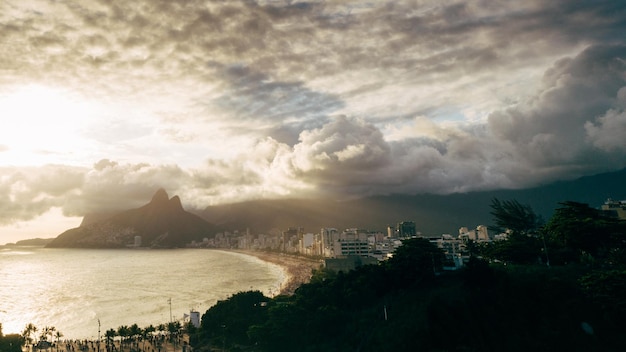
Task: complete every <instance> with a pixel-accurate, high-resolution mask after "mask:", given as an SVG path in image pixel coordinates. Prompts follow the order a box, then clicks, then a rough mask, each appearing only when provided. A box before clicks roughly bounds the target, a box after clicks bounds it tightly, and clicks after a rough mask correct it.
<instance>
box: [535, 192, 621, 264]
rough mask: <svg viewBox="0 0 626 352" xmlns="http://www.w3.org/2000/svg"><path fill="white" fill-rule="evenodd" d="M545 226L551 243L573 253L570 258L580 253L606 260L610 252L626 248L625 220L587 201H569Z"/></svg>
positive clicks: (557, 247) (562, 205) (556, 211)
mask: <svg viewBox="0 0 626 352" xmlns="http://www.w3.org/2000/svg"><path fill="white" fill-rule="evenodd" d="M559 204H560V205H561V207H560V208H557V209H556V210H555V211H554V215H553V216H552V217H551V218H550V220H549V221H548V223H547V224H546V225H545V226H544V231H545V233H546V235H547V237H548V239H549V242H550V244H551V246H553V247H555V248H556V249H559V250H561V251H562V252H572V253H573V254H574V255H573V256H572V257H570V258H569V259H572V260H580V258H581V255H582V256H583V257H584V256H591V259H592V260H595V259H606V258H608V257H610V252H611V251H613V252H616V251H619V250H621V249H623V248H624V243H623V239H624V238H625V237H626V236H625V233H626V222H624V221H620V220H619V219H615V218H612V217H610V216H607V215H605V213H603V212H602V211H600V210H598V209H594V208H591V207H589V205H587V204H583V203H578V202H573V201H566V202H562V203H559Z"/></svg>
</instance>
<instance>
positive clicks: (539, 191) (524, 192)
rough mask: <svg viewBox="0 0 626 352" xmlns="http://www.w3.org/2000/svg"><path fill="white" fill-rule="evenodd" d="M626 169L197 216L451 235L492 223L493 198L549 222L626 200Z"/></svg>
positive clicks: (261, 226) (256, 224) (288, 202)
mask: <svg viewBox="0 0 626 352" xmlns="http://www.w3.org/2000/svg"><path fill="white" fill-rule="evenodd" d="M624 180H626V169H624V170H621V171H617V172H611V173H604V174H599V175H595V176H588V177H582V178H579V179H576V180H571V181H561V182H556V183H552V184H548V185H543V186H540V187H535V188H530V189H519V190H493V191H484V192H469V193H454V194H447V195H434V194H418V195H401V194H396V195H386V196H375V197H368V198H361V199H353V200H346V201H337V200H335V199H328V198H325V199H275V200H254V201H248V202H241V203H233V204H223V205H215V206H209V207H207V208H205V209H204V210H202V211H199V212H197V214H198V215H200V216H202V217H203V218H204V219H206V220H207V221H209V222H211V223H214V224H217V225H219V226H221V227H223V228H226V229H231V230H245V229H246V228H249V229H251V230H252V231H253V232H261V233H262V232H265V231H268V230H270V229H273V228H277V229H281V230H284V229H286V228H287V227H290V226H295V227H304V229H305V230H306V231H309V232H315V231H318V230H319V229H320V228H322V227H336V228H338V229H344V228H352V227H359V228H365V229H370V230H380V231H384V230H385V226H387V225H392V226H394V225H395V224H397V223H398V222H401V221H415V223H416V226H417V230H418V231H420V232H422V233H424V234H425V235H440V234H442V233H456V232H457V231H458V229H459V228H460V227H463V226H467V227H469V228H472V227H475V226H477V225H481V224H482V225H491V223H490V221H491V214H490V213H489V207H488V205H489V203H490V202H491V200H492V199H493V198H499V199H516V200H518V201H519V202H521V203H523V204H528V205H529V206H531V207H532V208H533V209H534V210H535V212H536V213H537V215H538V216H541V217H542V218H544V219H549V218H550V217H551V216H552V214H553V211H554V209H555V208H556V207H557V206H558V203H559V202H560V201H563V200H566V199H567V200H571V201H576V202H580V203H586V204H590V206H591V207H599V206H600V205H602V203H603V202H604V201H606V200H607V198H613V199H626V182H624Z"/></svg>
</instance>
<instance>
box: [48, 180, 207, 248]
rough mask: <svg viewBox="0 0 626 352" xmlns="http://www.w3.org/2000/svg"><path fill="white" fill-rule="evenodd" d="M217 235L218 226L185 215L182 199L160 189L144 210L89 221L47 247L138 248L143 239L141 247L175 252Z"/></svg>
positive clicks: (65, 233) (84, 221)
mask: <svg viewBox="0 0 626 352" xmlns="http://www.w3.org/2000/svg"><path fill="white" fill-rule="evenodd" d="M217 231H219V230H218V228H217V226H215V225H213V224H211V223H209V222H207V221H206V220H204V219H202V218H201V217H199V216H197V215H195V214H192V213H189V212H187V211H185V210H184V209H183V207H182V205H181V202H180V198H179V197H178V196H174V197H172V198H171V199H170V198H169V196H168V195H167V192H165V190H164V189H159V190H158V191H157V192H156V193H155V194H154V196H153V197H152V200H151V201H150V203H148V204H146V205H144V206H142V207H139V208H136V209H131V210H126V211H123V212H120V213H116V214H114V215H108V216H97V218H93V217H92V218H89V217H85V219H84V220H83V223H82V224H81V225H80V226H79V227H77V228H73V229H70V230H67V231H65V232H63V233H62V234H60V235H59V236H58V237H57V238H55V239H54V240H53V241H52V242H50V243H49V244H48V245H47V247H76V248H123V247H127V246H134V245H137V244H138V243H137V242H136V240H135V239H136V238H140V244H139V245H140V246H141V247H154V248H175V247H183V246H185V245H186V244H188V243H190V242H192V241H202V239H203V238H210V237H213V236H214V235H215V233H216V232H217ZM137 236H139V237H137Z"/></svg>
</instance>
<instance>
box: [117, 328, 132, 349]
mask: <svg viewBox="0 0 626 352" xmlns="http://www.w3.org/2000/svg"><path fill="white" fill-rule="evenodd" d="M117 334H118V335H119V336H120V340H121V341H120V350H123V346H124V340H125V339H128V336H130V328H128V326H126V325H122V326H120V327H118V328H117Z"/></svg>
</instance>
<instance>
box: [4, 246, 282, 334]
mask: <svg viewBox="0 0 626 352" xmlns="http://www.w3.org/2000/svg"><path fill="white" fill-rule="evenodd" d="M284 278H285V272H284V271H283V269H282V268H281V267H280V266H277V265H275V264H271V263H267V262H264V261H262V260H260V259H258V258H256V257H253V256H248V255H244V254H240V253H232V252H225V251H218V250H207V249H168V250H153V249H145V250H142V249H137V250H133V249H120V250H111V249H102V250H97V249H52V248H41V247H5V248H0V323H1V324H2V332H3V333H4V334H5V335H6V334H13V333H22V331H23V330H24V328H25V326H26V325H27V324H29V323H32V324H34V325H35V326H36V327H37V328H38V329H39V331H41V330H43V328H44V327H46V326H50V327H55V328H56V330H57V331H59V332H61V333H62V334H63V337H62V338H61V339H94V340H95V339H97V337H98V331H100V336H104V333H105V331H106V330H109V329H111V328H112V329H115V330H117V328H118V327H119V326H122V325H128V326H130V325H132V324H135V323H136V324H138V325H139V327H141V328H144V327H147V326H149V325H151V324H152V325H154V326H158V324H166V323H167V322H169V321H170V319H172V320H174V321H181V322H182V321H183V320H182V319H184V318H185V315H186V314H189V312H190V311H191V310H192V309H193V310H196V311H198V312H200V314H201V315H202V314H204V312H206V310H207V309H208V308H210V307H211V306H213V305H214V304H215V303H216V302H217V301H218V300H224V299H226V298H228V297H229V296H231V295H233V294H235V293H237V292H240V291H247V290H259V291H261V292H263V293H264V294H265V295H266V296H272V295H274V294H277V293H278V292H279V290H280V285H281V283H282V281H283V280H284Z"/></svg>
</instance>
